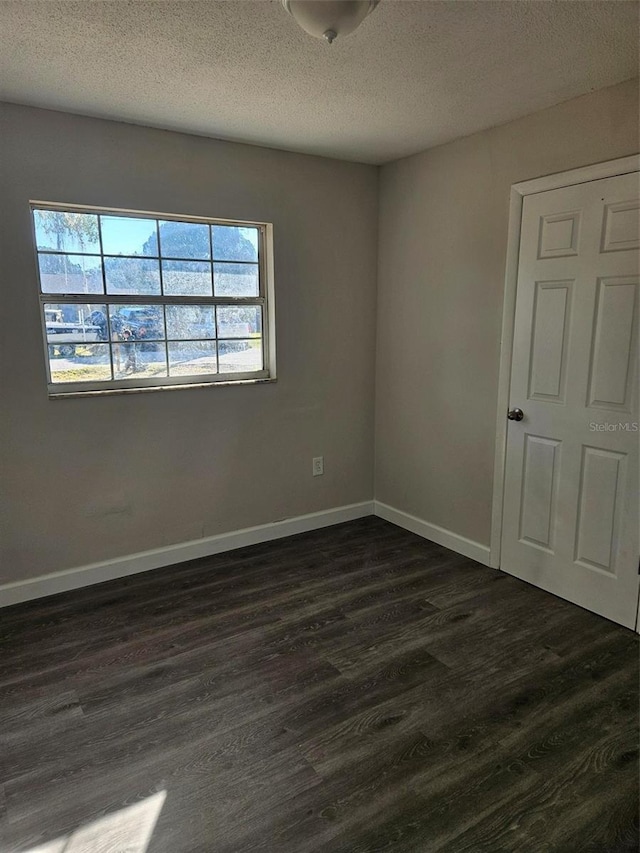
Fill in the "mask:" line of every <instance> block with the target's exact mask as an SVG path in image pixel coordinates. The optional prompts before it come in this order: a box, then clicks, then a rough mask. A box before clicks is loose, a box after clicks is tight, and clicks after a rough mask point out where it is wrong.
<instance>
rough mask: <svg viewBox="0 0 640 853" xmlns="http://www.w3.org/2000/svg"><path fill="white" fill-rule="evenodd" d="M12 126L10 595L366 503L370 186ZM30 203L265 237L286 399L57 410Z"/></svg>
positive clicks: (299, 164)
mask: <svg viewBox="0 0 640 853" xmlns="http://www.w3.org/2000/svg"><path fill="white" fill-rule="evenodd" d="M1 107H2V113H1V116H0V117H1V121H2V126H1V128H0V139H1V142H0V145H1V150H0V154H1V161H2V163H1V168H0V181H1V184H0V205H1V207H0V215H1V217H2V218H1V222H0V255H1V262H0V277H1V284H0V288H1V297H2V298H1V300H0V330H1V332H0V347H1V350H0V353H1V367H2V389H1V392H0V394H1V396H0V400H1V401H2V416H1V421H2V426H3V435H2V446H1V453H2V468H1V474H2V497H3V505H4V514H3V524H2V527H1V528H0V533H1V543H0V544H1V548H2V550H1V554H0V584H2V583H6V582H9V581H14V580H21V579H27V578H30V577H35V576H38V575H42V574H45V573H48V572H53V571H58V570H63V569H68V568H72V567H75V566H80V565H84V564H87V563H94V562H97V561H101V560H106V559H109V558H112V557H117V556H120V555H126V554H131V553H134V552H137V551H141V550H146V549H149V548H157V547H161V546H163V545H167V544H172V543H178V542H183V541H186V540H191V539H196V538H199V537H202V536H210V535H213V534H216V533H220V532H225V531H230V530H236V529H238V528H243V527H247V526H251V525H256V524H262V523H266V522H270V521H275V520H278V519H281V518H284V517H287V516H296V515H300V514H303V513H308V512H314V511H317V510H321V509H325V508H329V507H335V506H340V505H344V504H349V503H353V502H357V501H363V500H370V499H371V498H372V497H373V421H374V418H373V404H374V347H375V290H376V230H377V170H376V169H375V168H374V167H371V166H360V165H355V164H349V163H342V162H339V161H334V160H329V159H323V158H318V157H308V156H303V155H296V154H288V153H284V152H279V151H273V150H268V149H263V148H257V147H252V146H246V145H236V144H230V143H224V142H217V141H214V140H210V139H204V138H200V137H195V136H187V135H183V134H178V133H169V132H164V131H159V130H152V129H148V128H143V127H138V126H133V125H127V124H121V123H117V122H109V121H102V120H97V119H90V118H82V117H78V116H71V115H66V114H63V113H57V112H49V111H45V110H37V109H31V108H28V107H21V106H13V105H1ZM30 199H36V200H45V201H58V202H71V203H76V204H89V205H99V206H107V207H123V208H133V209H140V210H151V211H160V212H168V213H186V214H193V215H201V216H211V217H226V218H237V219H256V220H264V221H270V222H273V223H274V234H275V264H276V309H277V349H278V381H277V382H276V383H274V384H270V385H263V386H254V387H231V388H228V387H226V388H222V387H221V388H212V389H197V390H178V391H171V392H158V393H151V394H141V395H126V396H112V397H104V398H98V399H96V398H93V399H69V400H49V399H48V398H47V393H46V384H45V372H44V356H43V347H42V340H41V330H40V323H39V319H38V295H37V286H36V275H35V261H34V252H33V246H32V243H31V234H30V219H29V200H30ZM320 454H322V455H324V457H325V474H324V476H323V477H315V478H313V477H312V476H311V458H312V457H313V456H316V455H320Z"/></svg>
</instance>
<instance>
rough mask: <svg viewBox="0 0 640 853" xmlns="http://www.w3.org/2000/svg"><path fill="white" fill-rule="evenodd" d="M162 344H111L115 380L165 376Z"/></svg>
mask: <svg viewBox="0 0 640 853" xmlns="http://www.w3.org/2000/svg"><path fill="white" fill-rule="evenodd" d="M164 346H165V345H164V343H155V344H147V343H145V344H140V343H119V344H113V375H114V377H115V378H116V379H131V378H132V377H134V376H166V375H167V360H166V352H165V348H164Z"/></svg>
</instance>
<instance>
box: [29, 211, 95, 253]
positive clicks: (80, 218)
mask: <svg viewBox="0 0 640 853" xmlns="http://www.w3.org/2000/svg"><path fill="white" fill-rule="evenodd" d="M33 222H34V225H35V229H36V246H37V247H38V249H41V250H47V249H49V250H50V251H53V252H89V253H90V254H91V253H93V254H99V253H100V239H99V237H98V217H97V216H96V215H95V214H92V213H72V212H71V211H64V210H34V211H33Z"/></svg>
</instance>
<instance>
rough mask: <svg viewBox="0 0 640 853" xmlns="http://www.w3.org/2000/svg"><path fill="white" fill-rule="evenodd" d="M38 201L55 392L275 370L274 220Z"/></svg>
mask: <svg viewBox="0 0 640 853" xmlns="http://www.w3.org/2000/svg"><path fill="white" fill-rule="evenodd" d="M32 213H33V226H34V235H35V243H36V251H37V261H38V273H39V280H40V311H41V319H42V327H43V335H44V346H45V353H46V363H47V374H48V382H49V393H50V395H56V396H57V395H63V394H81V393H86V392H93V393H96V392H105V391H107V392H108V391H116V390H117V391H123V390H127V389H136V390H137V389H149V388H168V387H173V386H180V385H194V384H197V385H203V384H205V385H208V384H213V383H220V382H246V381H256V380H265V379H270V378H271V379H272V378H274V376H275V373H274V367H275V365H274V356H273V334H272V330H273V298H272V295H271V297H270V292H271V287H272V282H271V281H268V280H267V279H268V271H269V270H270V266H271V265H270V262H269V258H268V256H267V255H268V253H269V252H270V244H271V226H269V225H268V224H266V223H255V222H228V221H215V220H205V219H196V218H191V217H189V218H187V217H177V216H175V217H174V216H167V215H162V216H160V215H158V214H149V213H141V212H137V211H136V212H120V211H114V210H106V209H105V210H96V209H94V208H80V207H62V206H59V205H52V204H39V203H34V204H32ZM269 278H270V276H269ZM270 332H271V334H270Z"/></svg>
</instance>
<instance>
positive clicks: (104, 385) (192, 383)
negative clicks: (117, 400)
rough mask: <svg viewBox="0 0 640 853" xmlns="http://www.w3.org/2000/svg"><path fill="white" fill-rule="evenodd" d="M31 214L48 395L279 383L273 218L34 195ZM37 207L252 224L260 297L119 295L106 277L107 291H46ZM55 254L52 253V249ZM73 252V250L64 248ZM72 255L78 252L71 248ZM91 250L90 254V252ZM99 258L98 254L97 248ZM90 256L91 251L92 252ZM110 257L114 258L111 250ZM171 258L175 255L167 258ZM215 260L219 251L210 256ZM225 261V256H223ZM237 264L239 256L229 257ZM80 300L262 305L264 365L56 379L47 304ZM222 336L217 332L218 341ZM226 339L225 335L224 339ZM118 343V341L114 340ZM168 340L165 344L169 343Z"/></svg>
mask: <svg viewBox="0 0 640 853" xmlns="http://www.w3.org/2000/svg"><path fill="white" fill-rule="evenodd" d="M29 206H30V218H31V229H32V239H33V246H34V253H35V260H36V276H37V282H38V294H39V310H40V323H41V327H42V339H43V345H44V350H43V351H44V357H45V369H46V375H47V388H48V394H49V397H51V398H57V397H86V396H98V395H100V396H101V395H105V394H127V393H141V392H146V391H167V390H175V389H178V388H208V387H215V386H217V385H248V384H257V383H263V382H273V381H275V379H276V352H275V294H274V276H273V225H272V224H271V223H270V222H254V221H245V220H239V219H219V218H211V217H202V216H190V215H184V214H175V213H160V212H157V211H146V210H145V211H142V210H129V209H126V208H114V207H94V206H89V205H78V204H64V203H60V202H49V201H36V200H30V202H29ZM34 210H51V211H67V212H72V213H92V214H104V215H107V216H109V215H114V214H115V215H119V216H125V217H129V218H139V219H158V220H163V221H166V220H172V221H175V222H188V223H198V224H204V225H209V226H211V225H236V226H239V227H250V228H256V229H257V230H258V282H259V288H258V296H255V297H253V296H252V297H229V296H215V295H212V296H210V297H209V296H166V295H164V294H161V295H157V296H149V295H146V294H142V295H139V296H136V295H126V294H124V295H120V294H118V295H115V294H108V293H107V292H106V280H105V277H104V266H103V282H105V292H104V293H43V291H42V286H41V281H40V264H39V261H38V255H39V251H38V247H37V240H36V232H35V223H34V216H33V211H34ZM48 254H50V252H48ZM60 254H69V252H60ZM71 254H74V253H73V252H71ZM87 254H88V255H89V253H87ZM91 255H93V256H94V257H98V255H97V254H94V253H91ZM91 255H89V256H91ZM99 257H100V260H101V263H102V264H103V265H104V258H105V253H104V252H103V251H102V246H101V251H100V255H99ZM106 257H110V256H109V255H108V254H107V255H106ZM161 260H162V256H161V247H160V246H158V263H159V266H161ZM165 260H173V259H172V258H165ZM210 261H211V264H212V265H213V263H214V258H213V256H212V257H211V259H210ZM219 262H224V261H219ZM228 262H229V263H234V262H233V261H228ZM74 302H76V303H80V304H83V305H90V304H95V305H106V306H107V309H109V307H110V306H112V305H118V304H121V305H136V304H140V305H161V306H167V305H190V304H191V305H214V306H215V305H248V306H251V305H256V306H258V305H259V306H260V307H261V308H262V364H263V369H262V370H259V371H251V372H247V373H239V372H235V373H215V374H213V373H209V374H197V375H191V376H173V377H172V376H162V377H160V376H157V377H153V376H152V377H133V378H128V379H114V378H112V379H107V380H101V381H94V382H64V383H63V382H53V381H52V379H51V371H50V364H49V341H48V340H47V329H46V320H45V314H44V306H45V304H52V303H53V304H56V303H74ZM217 340H218V338H217V336H216V341H217ZM220 340H224V339H222V338H221V339H220ZM109 343H112V341H109ZM166 343H167V342H166V340H165V346H166Z"/></svg>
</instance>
